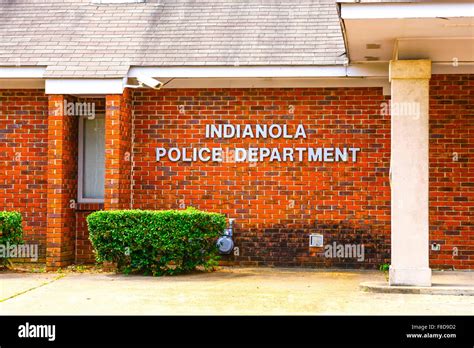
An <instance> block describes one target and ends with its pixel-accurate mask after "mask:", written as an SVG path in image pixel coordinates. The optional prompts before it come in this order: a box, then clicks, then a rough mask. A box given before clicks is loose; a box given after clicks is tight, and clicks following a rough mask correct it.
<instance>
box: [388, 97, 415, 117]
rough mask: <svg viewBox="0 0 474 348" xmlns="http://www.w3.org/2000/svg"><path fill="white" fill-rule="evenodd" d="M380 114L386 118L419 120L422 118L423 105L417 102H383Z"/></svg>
mask: <svg viewBox="0 0 474 348" xmlns="http://www.w3.org/2000/svg"><path fill="white" fill-rule="evenodd" d="M380 114H381V115H386V116H389V115H391V116H404V117H412V118H413V119H414V120H418V119H419V118H420V116H421V104H420V103H417V102H393V101H391V100H389V101H388V102H383V103H381V104H380Z"/></svg>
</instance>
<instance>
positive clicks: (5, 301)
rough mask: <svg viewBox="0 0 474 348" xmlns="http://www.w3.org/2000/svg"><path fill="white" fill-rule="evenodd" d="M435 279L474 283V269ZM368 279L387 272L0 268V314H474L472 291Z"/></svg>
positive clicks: (379, 277)
mask: <svg viewBox="0 0 474 348" xmlns="http://www.w3.org/2000/svg"><path fill="white" fill-rule="evenodd" d="M433 277H434V278H433V281H436V282H441V281H442V279H449V282H450V283H452V282H456V283H462V284H471V285H474V273H472V272H448V271H446V272H434V275H433ZM443 277H445V278H443ZM366 281H384V275H383V274H382V273H381V272H377V271H352V270H351V271H322V270H313V269H311V270H310V269H278V268H223V269H221V270H219V271H217V272H214V273H199V274H192V275H185V276H176V277H144V276H125V275H117V274H111V273H110V274H109V273H66V274H53V273H43V274H34V273H0V301H1V302H0V314H2V315H7V314H37V315H39V314H44V315H47V314H59V315H60V314H131V315H133V314H158V315H180V314H191V315H197V314H204V315H206V314H218V315H224V314H250V315H266V314H270V315H275V314H308V315H314V314H362V315H363V314H404V315H406V314H413V315H415V314H423V315H430V314H447V315H460V314H470V315H472V314H474V313H473V309H472V308H473V306H472V303H473V297H472V296H454V295H422V294H392V293H389V294H386V293H372V292H364V291H361V290H360V288H359V284H360V283H361V282H366Z"/></svg>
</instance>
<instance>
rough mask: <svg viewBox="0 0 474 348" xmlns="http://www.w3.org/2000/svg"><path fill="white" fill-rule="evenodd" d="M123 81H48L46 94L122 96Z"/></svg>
mask: <svg viewBox="0 0 474 348" xmlns="http://www.w3.org/2000/svg"><path fill="white" fill-rule="evenodd" d="M123 85H124V81H123V79H48V80H46V85H45V93H46V94H122V93H123Z"/></svg>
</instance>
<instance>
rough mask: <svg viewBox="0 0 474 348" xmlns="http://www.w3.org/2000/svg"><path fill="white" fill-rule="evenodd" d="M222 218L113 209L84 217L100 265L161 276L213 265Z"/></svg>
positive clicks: (183, 212) (189, 212)
mask: <svg viewBox="0 0 474 348" xmlns="http://www.w3.org/2000/svg"><path fill="white" fill-rule="evenodd" d="M225 224H226V222H225V216H224V215H222V214H217V213H207V212H203V211H199V210H197V209H194V208H188V209H186V210H180V211H178V210H163V211H159V210H157V211H152V210H111V211H97V212H94V213H92V214H90V215H89V216H88V217H87V225H88V228H89V238H90V240H91V242H92V245H93V247H94V250H95V254H96V259H97V261H98V262H103V261H110V262H115V263H116V264H117V266H118V269H119V270H120V271H122V272H125V273H129V272H141V273H145V274H149V273H151V274H153V275H163V274H178V273H184V272H189V271H192V270H194V269H196V267H198V266H202V267H204V268H205V269H210V268H213V267H214V266H216V265H217V260H218V257H219V256H218V252H217V247H216V240H217V238H218V237H219V236H220V235H221V234H222V231H223V230H224V228H225Z"/></svg>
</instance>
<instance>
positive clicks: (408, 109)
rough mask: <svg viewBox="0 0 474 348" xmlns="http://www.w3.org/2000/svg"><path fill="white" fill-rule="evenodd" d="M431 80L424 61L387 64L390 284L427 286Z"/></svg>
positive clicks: (429, 62)
mask: <svg viewBox="0 0 474 348" xmlns="http://www.w3.org/2000/svg"><path fill="white" fill-rule="evenodd" d="M430 77H431V61H429V60H397V61H391V62H390V82H391V89H392V99H391V127H392V128H391V134H392V136H391V174H390V175H391V191H392V214H391V216H392V262H391V266H390V277H389V278H390V280H389V282H390V285H413V286H431V269H430V268H429V218H428V183H429V182H428V179H429V158H428V150H429V149H428V147H429V79H430Z"/></svg>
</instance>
